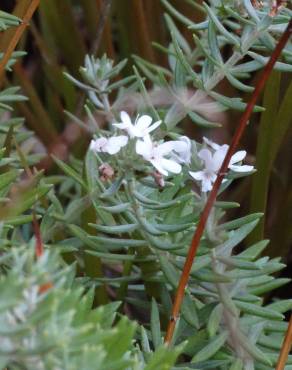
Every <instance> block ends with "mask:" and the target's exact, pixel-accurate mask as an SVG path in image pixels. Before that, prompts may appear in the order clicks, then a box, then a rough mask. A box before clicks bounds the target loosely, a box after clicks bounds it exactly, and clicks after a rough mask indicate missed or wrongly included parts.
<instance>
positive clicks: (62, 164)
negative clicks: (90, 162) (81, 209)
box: [52, 155, 87, 190]
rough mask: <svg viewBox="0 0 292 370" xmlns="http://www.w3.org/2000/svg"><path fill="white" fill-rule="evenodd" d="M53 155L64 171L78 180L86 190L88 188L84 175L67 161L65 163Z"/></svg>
mask: <svg viewBox="0 0 292 370" xmlns="http://www.w3.org/2000/svg"><path fill="white" fill-rule="evenodd" d="M52 157H53V159H54V161H55V162H56V164H57V165H58V166H59V167H60V168H61V170H62V171H64V172H65V174H66V175H68V176H69V177H72V178H73V179H74V180H76V181H77V182H78V183H79V184H80V185H81V186H82V187H83V188H84V189H85V190H86V189H87V187H86V185H85V183H84V181H83V179H82V177H81V176H79V174H78V173H77V172H76V171H75V170H74V169H73V168H72V167H70V166H68V165H67V164H66V163H64V162H63V161H61V160H60V159H58V158H57V157H55V156H54V155H52Z"/></svg>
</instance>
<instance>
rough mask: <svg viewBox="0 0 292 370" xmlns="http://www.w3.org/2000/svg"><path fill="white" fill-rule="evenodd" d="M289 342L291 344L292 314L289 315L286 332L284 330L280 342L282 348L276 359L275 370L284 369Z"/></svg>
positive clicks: (289, 347) (289, 346)
mask: <svg viewBox="0 0 292 370" xmlns="http://www.w3.org/2000/svg"><path fill="white" fill-rule="evenodd" d="M291 344H292V315H291V316H290V320H289V325H288V328H287V332H286V335H285V339H284V342H283V344H282V348H281V352H280V356H279V359H278V362H277V366H276V370H283V369H284V367H285V365H286V362H287V358H288V355H289V352H290V349H291Z"/></svg>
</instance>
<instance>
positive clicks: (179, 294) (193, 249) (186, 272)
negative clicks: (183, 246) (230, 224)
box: [164, 20, 292, 344]
mask: <svg viewBox="0 0 292 370" xmlns="http://www.w3.org/2000/svg"><path fill="white" fill-rule="evenodd" d="M291 33H292V20H291V21H290V22H289V24H288V26H287V28H286V30H285V32H284V33H283V35H282V37H281V39H280V40H279V42H278V44H277V46H276V48H275V50H274V51H273V53H272V55H271V58H270V60H269V62H268V63H267V65H266V66H265V68H264V70H263V73H262V77H261V78H260V79H259V81H258V83H257V85H256V87H255V90H254V92H253V94H252V96H251V99H250V101H249V102H248V104H247V106H246V109H245V111H244V113H243V115H242V117H241V119H240V121H239V124H238V127H237V130H236V131H235V134H234V136H233V139H232V142H231V145H230V147H229V149H228V151H227V153H226V156H225V158H224V161H223V163H222V166H221V168H220V170H219V174H218V176H217V179H216V181H215V183H214V186H213V188H212V190H211V192H210V194H209V197H208V200H207V202H206V205H205V207H204V209H203V211H202V214H201V217H200V220H199V223H198V226H197V228H196V231H195V234H194V236H193V239H192V242H191V246H190V249H189V252H188V255H187V258H186V261H185V264H184V267H183V270H182V274H181V277H180V281H179V284H178V288H177V291H176V295H175V299H174V303H173V307H172V313H171V318H170V321H169V323H168V327H167V332H166V335H165V339H164V341H165V343H167V344H169V343H170V342H171V340H172V337H173V333H174V329H175V325H176V321H177V319H178V317H179V312H180V308H181V305H182V301H183V298H184V292H185V288H186V286H187V284H188V281H189V276H190V271H191V268H192V265H193V261H194V258H195V256H196V253H197V249H198V246H199V243H200V239H201V237H202V234H203V232H204V229H205V226H206V222H207V219H208V216H209V214H210V211H211V209H212V207H213V204H214V202H215V200H216V197H217V194H218V190H219V187H220V185H221V183H222V180H223V178H224V175H225V173H226V172H227V170H228V165H229V162H230V159H231V157H232V155H233V154H234V152H235V149H236V148H237V146H238V143H239V141H240V139H241V137H242V135H243V132H244V130H245V127H246V125H247V122H248V120H249V118H250V116H251V114H252V111H253V108H254V106H255V104H256V101H257V99H258V97H259V95H260V93H261V91H262V90H263V87H264V85H265V83H266V81H267V79H268V78H269V76H270V74H271V72H272V70H273V67H274V65H275V63H276V61H277V59H278V57H279V55H280V54H281V51H282V50H283V48H284V47H285V45H286V42H287V41H288V39H289V37H290V35H291Z"/></svg>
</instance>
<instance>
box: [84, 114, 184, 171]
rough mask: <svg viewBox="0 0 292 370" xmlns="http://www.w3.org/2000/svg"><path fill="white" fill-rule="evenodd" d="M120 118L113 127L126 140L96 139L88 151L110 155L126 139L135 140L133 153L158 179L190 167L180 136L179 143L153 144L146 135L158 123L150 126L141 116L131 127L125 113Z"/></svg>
mask: <svg viewBox="0 0 292 370" xmlns="http://www.w3.org/2000/svg"><path fill="white" fill-rule="evenodd" d="M120 118H121V122H118V123H113V126H115V127H117V128H118V129H120V130H123V131H125V132H126V133H127V135H128V136H125V135H120V136H112V137H110V138H106V137H100V138H98V139H96V140H92V141H91V144H90V149H91V150H93V151H96V152H102V153H108V154H111V155H112V154H116V153H118V152H119V151H120V150H121V148H122V147H124V146H126V145H127V144H128V141H129V139H136V145H135V150H136V153H137V154H138V155H140V156H142V157H143V159H144V160H146V161H148V162H150V163H151V164H152V165H153V167H155V169H156V170H157V171H158V172H159V173H161V174H162V175H165V176H167V175H168V173H169V172H170V173H175V174H177V173H180V172H181V170H182V166H181V163H190V159H191V141H190V140H189V138H187V137H186V136H182V137H181V138H180V139H179V140H173V141H166V142H155V141H153V140H152V138H151V136H150V133H151V132H152V131H154V130H155V129H156V128H157V127H158V126H159V125H160V124H161V121H156V122H154V123H152V118H151V117H150V116H148V115H142V116H138V117H137V118H136V120H135V122H134V123H132V121H131V118H130V116H129V115H128V113H127V112H121V114H120Z"/></svg>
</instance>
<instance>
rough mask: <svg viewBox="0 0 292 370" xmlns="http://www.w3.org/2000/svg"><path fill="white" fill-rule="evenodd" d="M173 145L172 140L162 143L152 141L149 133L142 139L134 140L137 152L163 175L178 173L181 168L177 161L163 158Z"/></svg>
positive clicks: (171, 149)
mask: <svg viewBox="0 0 292 370" xmlns="http://www.w3.org/2000/svg"><path fill="white" fill-rule="evenodd" d="M174 147H175V144H174V142H173V141H167V142H165V143H162V144H158V143H153V142H152V141H151V138H150V136H149V135H147V136H145V137H144V140H138V141H137V142H136V152H137V154H139V155H141V156H142V157H143V158H144V159H145V160H146V161H149V162H150V163H151V164H152V165H153V166H154V167H155V168H156V169H157V171H158V172H160V173H161V174H162V175H165V176H167V175H168V172H172V173H180V172H181V169H182V168H181V165H180V164H179V163H177V162H175V161H174V160H171V159H167V158H164V157H165V156H166V155H168V154H170V153H171V152H172V151H173V150H174Z"/></svg>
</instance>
